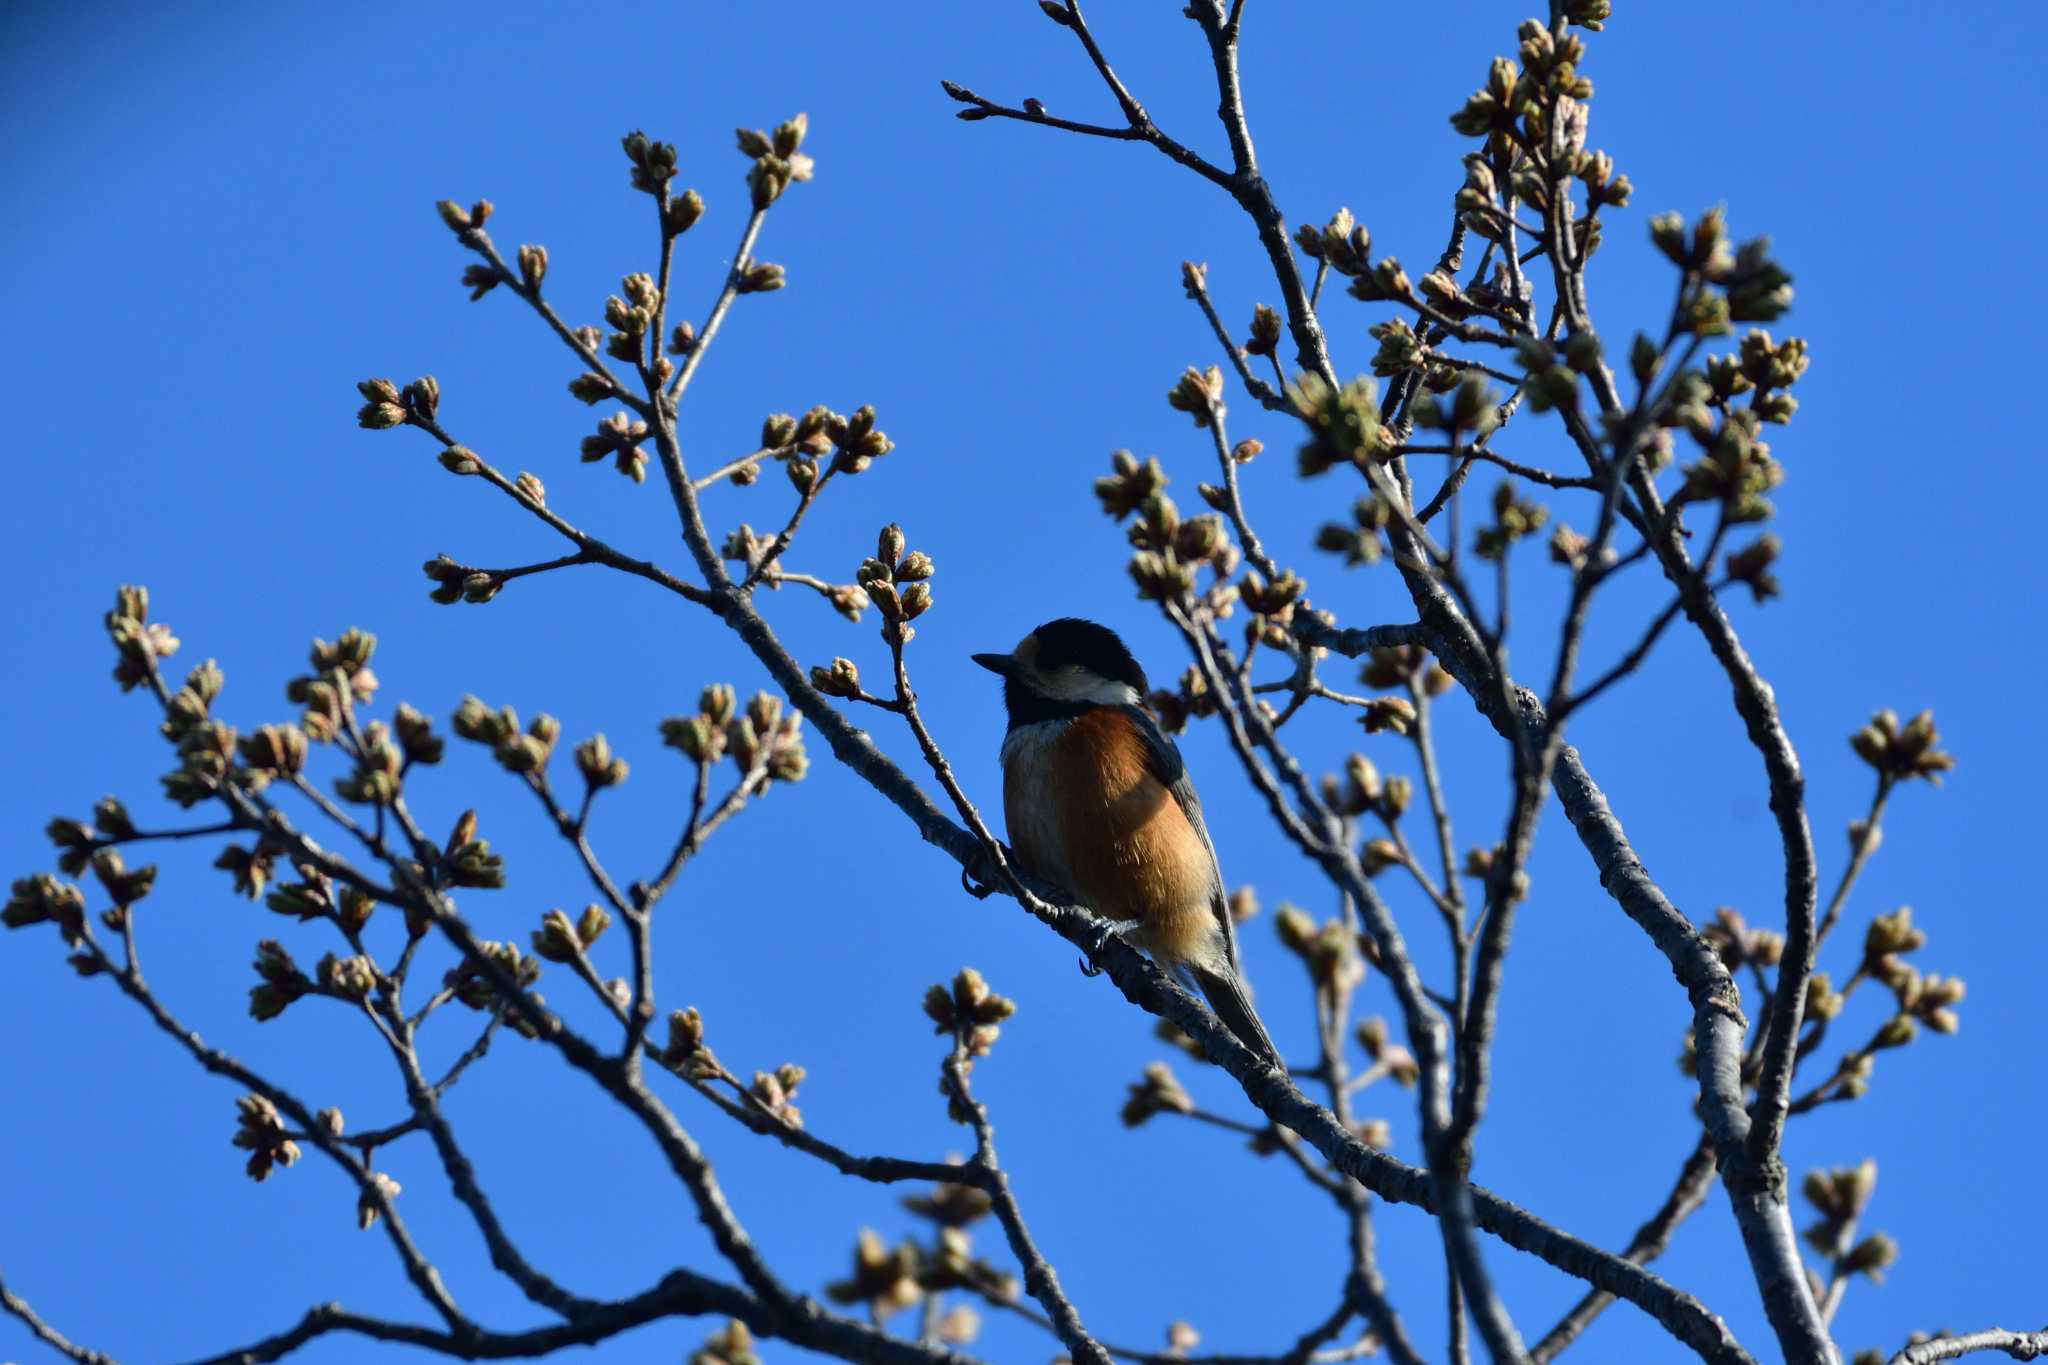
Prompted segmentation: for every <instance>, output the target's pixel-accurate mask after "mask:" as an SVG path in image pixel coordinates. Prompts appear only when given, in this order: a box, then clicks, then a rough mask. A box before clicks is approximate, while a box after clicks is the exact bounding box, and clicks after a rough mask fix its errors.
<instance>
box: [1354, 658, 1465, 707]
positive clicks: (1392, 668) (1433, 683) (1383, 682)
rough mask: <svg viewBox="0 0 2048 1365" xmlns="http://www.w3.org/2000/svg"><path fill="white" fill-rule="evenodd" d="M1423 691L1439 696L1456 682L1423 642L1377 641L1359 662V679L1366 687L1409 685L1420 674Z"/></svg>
mask: <svg viewBox="0 0 2048 1365" xmlns="http://www.w3.org/2000/svg"><path fill="white" fill-rule="evenodd" d="M1418 674H1420V675H1421V678H1422V689H1423V691H1424V692H1425V693H1426V694H1427V695H1429V696H1432V697H1440V696H1442V695H1443V694H1444V693H1446V692H1448V691H1450V690H1451V688H1453V687H1455V686H1456V685H1457V680H1456V679H1454V678H1452V677H1451V675H1450V674H1448V673H1446V672H1444V670H1443V669H1442V668H1441V667H1439V666H1438V665H1437V664H1436V662H1435V661H1434V660H1433V659H1431V658H1430V655H1429V651H1428V650H1426V649H1424V648H1422V646H1420V645H1375V646H1374V647H1373V650H1372V652H1371V653H1370V654H1368V655H1367V656H1366V659H1365V662H1364V663H1363V664H1362V665H1360V666H1359V670H1358V679H1359V681H1360V682H1362V683H1364V684H1365V685H1366V686H1367V687H1373V688H1379V689H1382V690H1390V689H1392V688H1396V687H1406V686H1408V685H1409V683H1410V682H1411V681H1412V680H1413V679H1414V678H1415V677H1416V676H1417V675H1418Z"/></svg>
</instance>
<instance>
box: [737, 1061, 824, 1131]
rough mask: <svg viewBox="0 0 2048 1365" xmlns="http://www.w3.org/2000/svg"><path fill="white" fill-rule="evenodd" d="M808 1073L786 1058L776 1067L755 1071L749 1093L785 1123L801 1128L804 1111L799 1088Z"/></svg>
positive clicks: (785, 1124) (779, 1120)
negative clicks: (799, 1097) (797, 1104)
mask: <svg viewBox="0 0 2048 1365" xmlns="http://www.w3.org/2000/svg"><path fill="white" fill-rule="evenodd" d="M808 1074H809V1073H808V1072H806V1071H805V1070H804V1069H803V1068H802V1067H800V1066H798V1065H797V1064H796V1063H795V1062H784V1063H783V1064H782V1065H781V1066H778V1067H776V1068H775V1069H774V1070H773V1071H756V1072H755V1073H754V1081H753V1084H751V1085H749V1086H748V1087H747V1093H748V1094H749V1095H751V1096H752V1097H753V1099H754V1102H755V1103H756V1104H758V1105H759V1106H760V1107H761V1108H762V1110H763V1111H765V1112H766V1113H768V1114H769V1115H771V1116H772V1117H774V1118H775V1119H776V1120H777V1121H778V1122H780V1123H781V1124H783V1126H785V1127H788V1128H801V1127H803V1126H804V1115H803V1111H802V1110H801V1109H798V1108H797V1107H796V1088H797V1087H798V1086H800V1085H802V1084H803V1083H804V1077H805V1076H806V1075H808Z"/></svg>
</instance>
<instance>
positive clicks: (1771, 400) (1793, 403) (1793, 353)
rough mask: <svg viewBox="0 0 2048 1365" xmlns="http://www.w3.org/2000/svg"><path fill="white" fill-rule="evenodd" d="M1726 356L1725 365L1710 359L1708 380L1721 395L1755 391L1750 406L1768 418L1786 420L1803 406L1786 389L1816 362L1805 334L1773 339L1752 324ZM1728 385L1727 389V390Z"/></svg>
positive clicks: (1777, 420)
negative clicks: (1729, 354) (1811, 354)
mask: <svg viewBox="0 0 2048 1365" xmlns="http://www.w3.org/2000/svg"><path fill="white" fill-rule="evenodd" d="M1720 359H1725V361H1726V367H1725V369H1717V368H1716V365H1715V362H1714V361H1709V362H1708V363H1707V377H1708V381H1709V382H1710V383H1712V384H1713V386H1714V392H1715V396H1716V397H1717V398H1722V399H1724V400H1725V399H1727V398H1732V397H1734V396H1735V395H1736V394H1740V393H1751V394H1752V397H1751V400H1750V406H1751V407H1753V408H1755V409H1756V414H1757V416H1758V417H1760V418H1761V419H1763V420H1764V421H1766V422H1777V423H1784V422H1789V421H1791V420H1792V414H1793V413H1795V412H1797V411H1798V410H1799V400H1798V399H1796V398H1794V397H1793V396H1792V395H1791V394H1790V393H1787V392H1785V390H1787V389H1789V388H1791V387H1792V386H1793V385H1794V384H1796V383H1798V382H1799V380H1800V378H1801V377H1802V376H1803V375H1805V373H1806V370H1807V366H1808V365H1810V364H1811V363H1812V360H1811V358H1810V357H1809V356H1808V355H1807V351H1806V340H1805V338H1803V337H1786V338H1785V339H1784V340H1783V341H1782V342H1779V341H1773V340H1772V339H1771V334H1770V333H1769V332H1766V331H1762V330H1761V329H1757V328H1752V329H1751V330H1749V331H1747V332H1745V333H1743V336H1742V344H1741V347H1740V349H1739V350H1738V351H1737V352H1736V354H1735V355H1734V356H1732V357H1725V358H1720ZM1724 388H1725V392H1724Z"/></svg>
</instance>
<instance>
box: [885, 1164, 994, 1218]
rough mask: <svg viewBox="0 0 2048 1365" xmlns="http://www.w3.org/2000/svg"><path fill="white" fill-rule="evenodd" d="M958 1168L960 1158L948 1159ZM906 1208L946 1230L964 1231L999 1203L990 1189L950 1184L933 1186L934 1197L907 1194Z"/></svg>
mask: <svg viewBox="0 0 2048 1365" xmlns="http://www.w3.org/2000/svg"><path fill="white" fill-rule="evenodd" d="M947 1159H948V1160H949V1161H951V1162H952V1163H953V1164H955V1165H958V1164H959V1163H958V1159H957V1158H952V1157H949V1158H947ZM903 1207H904V1208H905V1209H908V1210H909V1211H910V1212H911V1213H913V1214H915V1215H916V1216H917V1217H919V1218H927V1219H930V1220H931V1221H932V1222H933V1223H936V1224H937V1225H938V1226H940V1227H942V1228H964V1227H967V1226H968V1225H970V1224H972V1223H975V1222H978V1221H979V1220H981V1219H983V1218H985V1217H987V1216H988V1214H989V1212H990V1211H991V1210H992V1209H994V1208H995V1200H994V1199H992V1198H991V1197H990V1196H989V1193H988V1191H987V1190H984V1189H980V1188H978V1187H976V1186H974V1185H956V1184H952V1183H950V1182H947V1183H942V1184H937V1185H933V1186H932V1191H931V1193H930V1194H906V1195H904V1196H903Z"/></svg>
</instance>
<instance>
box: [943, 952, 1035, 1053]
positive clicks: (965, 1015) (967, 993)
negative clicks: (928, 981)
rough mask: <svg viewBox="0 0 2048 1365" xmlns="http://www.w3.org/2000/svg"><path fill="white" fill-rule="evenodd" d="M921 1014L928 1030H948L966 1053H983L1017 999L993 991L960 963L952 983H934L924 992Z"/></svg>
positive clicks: (991, 1042) (992, 1042) (972, 971)
mask: <svg viewBox="0 0 2048 1365" xmlns="http://www.w3.org/2000/svg"><path fill="white" fill-rule="evenodd" d="M924 1012H925V1016H926V1017H927V1018H929V1019H930V1020H931V1021H932V1025H933V1027H932V1032H934V1033H950V1034H952V1035H953V1036H954V1037H955V1038H957V1039H958V1040H959V1041H960V1042H961V1044H962V1045H963V1046H964V1047H966V1049H967V1053H968V1055H969V1056H970V1057H986V1056H987V1055H988V1053H989V1049H991V1048H993V1047H994V1046H995V1044H996V1036H997V1034H999V1033H1000V1032H1001V1031H1002V1030H1001V1029H1000V1028H999V1027H998V1026H999V1025H1000V1024H1001V1023H1002V1022H1003V1021H1004V1020H1005V1019H1008V1018H1009V1017H1010V1016H1011V1015H1013V1014H1015V1013H1016V1012H1017V1002H1016V1001H1014V1000H1011V999H1009V998H1008V997H1006V996H1001V995H997V994H996V993H995V992H994V991H992V990H990V989H989V985H988V982H987V981H985V980H983V979H982V975H981V973H980V972H978V971H976V970H974V968H972V967H962V968H961V969H960V971H959V973H958V974H957V975H956V976H954V978H953V984H952V986H951V987H950V988H949V987H946V986H943V985H934V986H931V987H929V988H928V989H927V990H926V991H925V993H924Z"/></svg>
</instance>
